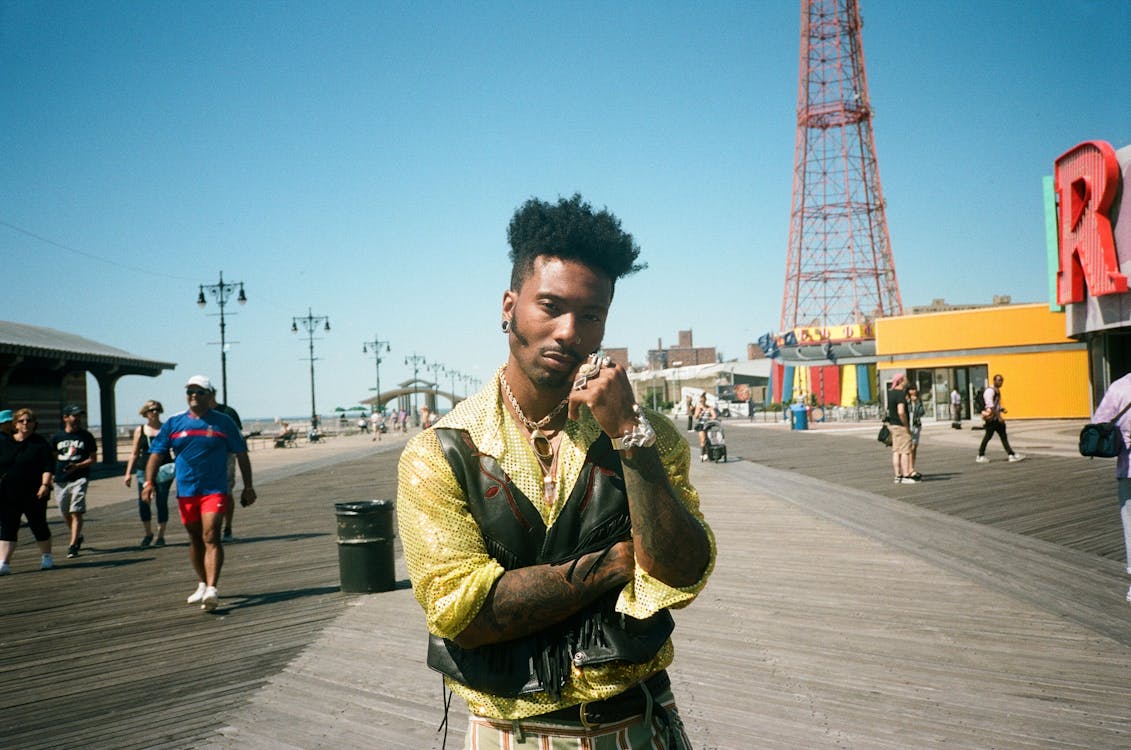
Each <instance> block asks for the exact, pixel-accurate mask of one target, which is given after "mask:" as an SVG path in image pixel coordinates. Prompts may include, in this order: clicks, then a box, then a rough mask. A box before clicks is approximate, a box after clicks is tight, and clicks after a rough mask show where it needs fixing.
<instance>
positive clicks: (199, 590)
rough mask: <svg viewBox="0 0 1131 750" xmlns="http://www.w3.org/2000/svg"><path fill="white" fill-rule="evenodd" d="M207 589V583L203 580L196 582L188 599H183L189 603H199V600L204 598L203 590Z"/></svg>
mask: <svg viewBox="0 0 1131 750" xmlns="http://www.w3.org/2000/svg"><path fill="white" fill-rule="evenodd" d="M207 589H208V584H207V583H205V582H204V581H201V582H200V583H199V584H197V586H196V591H194V592H192V595H191V596H189V598H188V599H185V601H186V602H187V603H189V604H200V601H201V600H202V599H203V598H204V592H205V591H206V590H207Z"/></svg>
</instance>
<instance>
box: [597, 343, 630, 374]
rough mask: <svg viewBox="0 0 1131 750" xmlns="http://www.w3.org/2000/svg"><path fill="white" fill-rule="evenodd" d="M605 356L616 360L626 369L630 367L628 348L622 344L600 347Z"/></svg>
mask: <svg viewBox="0 0 1131 750" xmlns="http://www.w3.org/2000/svg"><path fill="white" fill-rule="evenodd" d="M601 351H602V352H604V353H605V356H606V357H608V358H609V359H611V360H612V361H613V362H616V363H617V364H618V365H620V366H621V367H623V368H624V369H626V370H628V369H631V368H630V366H629V363H628V348H627V347H623V346H618V347H612V348H606V349H602V350H601Z"/></svg>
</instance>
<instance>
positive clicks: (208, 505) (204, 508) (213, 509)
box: [177, 493, 228, 525]
mask: <svg viewBox="0 0 1131 750" xmlns="http://www.w3.org/2000/svg"><path fill="white" fill-rule="evenodd" d="M227 504H228V495H226V494H224V493H217V494H214V495H192V496H191V497H178V498H177V506H178V507H179V508H180V509H181V523H183V524H185V525H188V524H190V523H199V522H200V518H201V516H202V515H203V514H205V513H223V512H224V507H225V506H226V505H227Z"/></svg>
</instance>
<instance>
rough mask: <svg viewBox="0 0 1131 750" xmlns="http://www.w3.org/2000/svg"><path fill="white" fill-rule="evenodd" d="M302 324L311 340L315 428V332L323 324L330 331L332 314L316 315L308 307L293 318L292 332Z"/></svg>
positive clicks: (312, 424)
mask: <svg viewBox="0 0 1131 750" xmlns="http://www.w3.org/2000/svg"><path fill="white" fill-rule="evenodd" d="M300 325H301V326H302V330H304V331H306V336H307V339H308V340H309V341H310V428H311V429H314V428H316V427H318V409H317V408H316V407H315V406H314V360H315V357H314V332H315V331H316V330H318V327H319V326H322V330H324V331H329V330H330V316H328V315H315V314H314V313H313V312H311V310H310V308H309V307H308V308H306V315H305V316H304V317H301V318H298V317H294V318H291V333H298V329H299V326H300Z"/></svg>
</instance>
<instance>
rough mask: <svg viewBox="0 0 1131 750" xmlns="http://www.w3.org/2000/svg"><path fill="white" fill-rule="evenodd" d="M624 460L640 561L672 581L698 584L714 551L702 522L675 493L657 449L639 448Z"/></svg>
mask: <svg viewBox="0 0 1131 750" xmlns="http://www.w3.org/2000/svg"><path fill="white" fill-rule="evenodd" d="M621 464H622V465H623V467H624V485H625V490H626V492H627V494H628V505H629V510H630V512H631V513H632V539H633V541H634V542H635V545H636V547H635V549H636V559H637V561H639V563H640V565H641V567H643V568H644V569H645V570H646V571H648V573H649V574H650V575H652V576H653V577H655V578H658V579H659V580H661V581H663V582H664V583H666V584H668V585H669V586H677V587H678V586H690V585H692V584H694V583H695V582H696V581H698V580H699V578H700V577H701V576H702V575H703V571H704V570H706V569H707V564H708V562H709V560H710V554H711V550H710V543H709V542H708V541H707V534H706V532H705V531H704V530H703V525H702V524H701V523H699V521H698V520H697V519H696V518H695V517H694V516H692V515H691V513H690V512H689V511H688V510H687V508H686V507H684V505H683V503H681V502H680V501H679V498H677V497H676V494H675V490H674V489H672V486H671V482H670V481H669V480H668V475H667V472H666V471H664V465H663V463H661V462H660V455H659V453H658V452H657V451H655V450H654V449H651V448H637V449H634V450H632V451H629V452H628V454H627V455H625V456H624V457H623V458H622V460H621Z"/></svg>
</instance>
